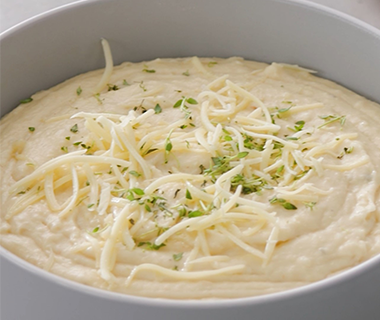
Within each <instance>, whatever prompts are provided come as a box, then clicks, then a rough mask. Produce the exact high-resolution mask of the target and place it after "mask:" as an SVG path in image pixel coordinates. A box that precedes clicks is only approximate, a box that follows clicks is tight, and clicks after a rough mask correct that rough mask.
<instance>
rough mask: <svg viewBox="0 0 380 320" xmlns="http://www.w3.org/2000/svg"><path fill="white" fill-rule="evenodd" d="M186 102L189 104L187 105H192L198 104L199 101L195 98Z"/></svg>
mask: <svg viewBox="0 0 380 320" xmlns="http://www.w3.org/2000/svg"><path fill="white" fill-rule="evenodd" d="M186 102H187V103H190V104H198V101H197V100H195V99H193V98H188V99H186Z"/></svg>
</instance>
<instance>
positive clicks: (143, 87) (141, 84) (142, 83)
mask: <svg viewBox="0 0 380 320" xmlns="http://www.w3.org/2000/svg"><path fill="white" fill-rule="evenodd" d="M139 87H140V88H141V89H143V91H144V92H145V91H147V89H146V88H145V85H144V81H141V82H140V84H139Z"/></svg>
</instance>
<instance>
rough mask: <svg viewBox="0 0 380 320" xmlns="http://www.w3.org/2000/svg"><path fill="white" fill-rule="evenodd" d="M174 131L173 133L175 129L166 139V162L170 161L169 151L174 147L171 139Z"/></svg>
mask: <svg viewBox="0 0 380 320" xmlns="http://www.w3.org/2000/svg"><path fill="white" fill-rule="evenodd" d="M172 133H173V129H171V130H170V132H169V134H168V136H167V137H166V139H165V163H168V157H169V153H170V151H172V149H173V144H172V142H171V141H170V136H171V135H172Z"/></svg>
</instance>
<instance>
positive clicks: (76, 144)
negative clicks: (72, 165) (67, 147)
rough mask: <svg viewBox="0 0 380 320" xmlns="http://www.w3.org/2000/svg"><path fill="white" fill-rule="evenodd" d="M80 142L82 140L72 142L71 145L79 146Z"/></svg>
mask: <svg viewBox="0 0 380 320" xmlns="http://www.w3.org/2000/svg"><path fill="white" fill-rule="evenodd" d="M80 144H82V141H78V142H74V143H73V146H76V147H77V146H79V145H80Z"/></svg>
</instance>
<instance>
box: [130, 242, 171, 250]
mask: <svg viewBox="0 0 380 320" xmlns="http://www.w3.org/2000/svg"><path fill="white" fill-rule="evenodd" d="M137 246H138V247H142V246H146V249H148V250H159V249H160V248H162V247H165V246H166V244H165V243H161V244H160V245H156V244H155V243H151V242H139V243H138V244H137Z"/></svg>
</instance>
